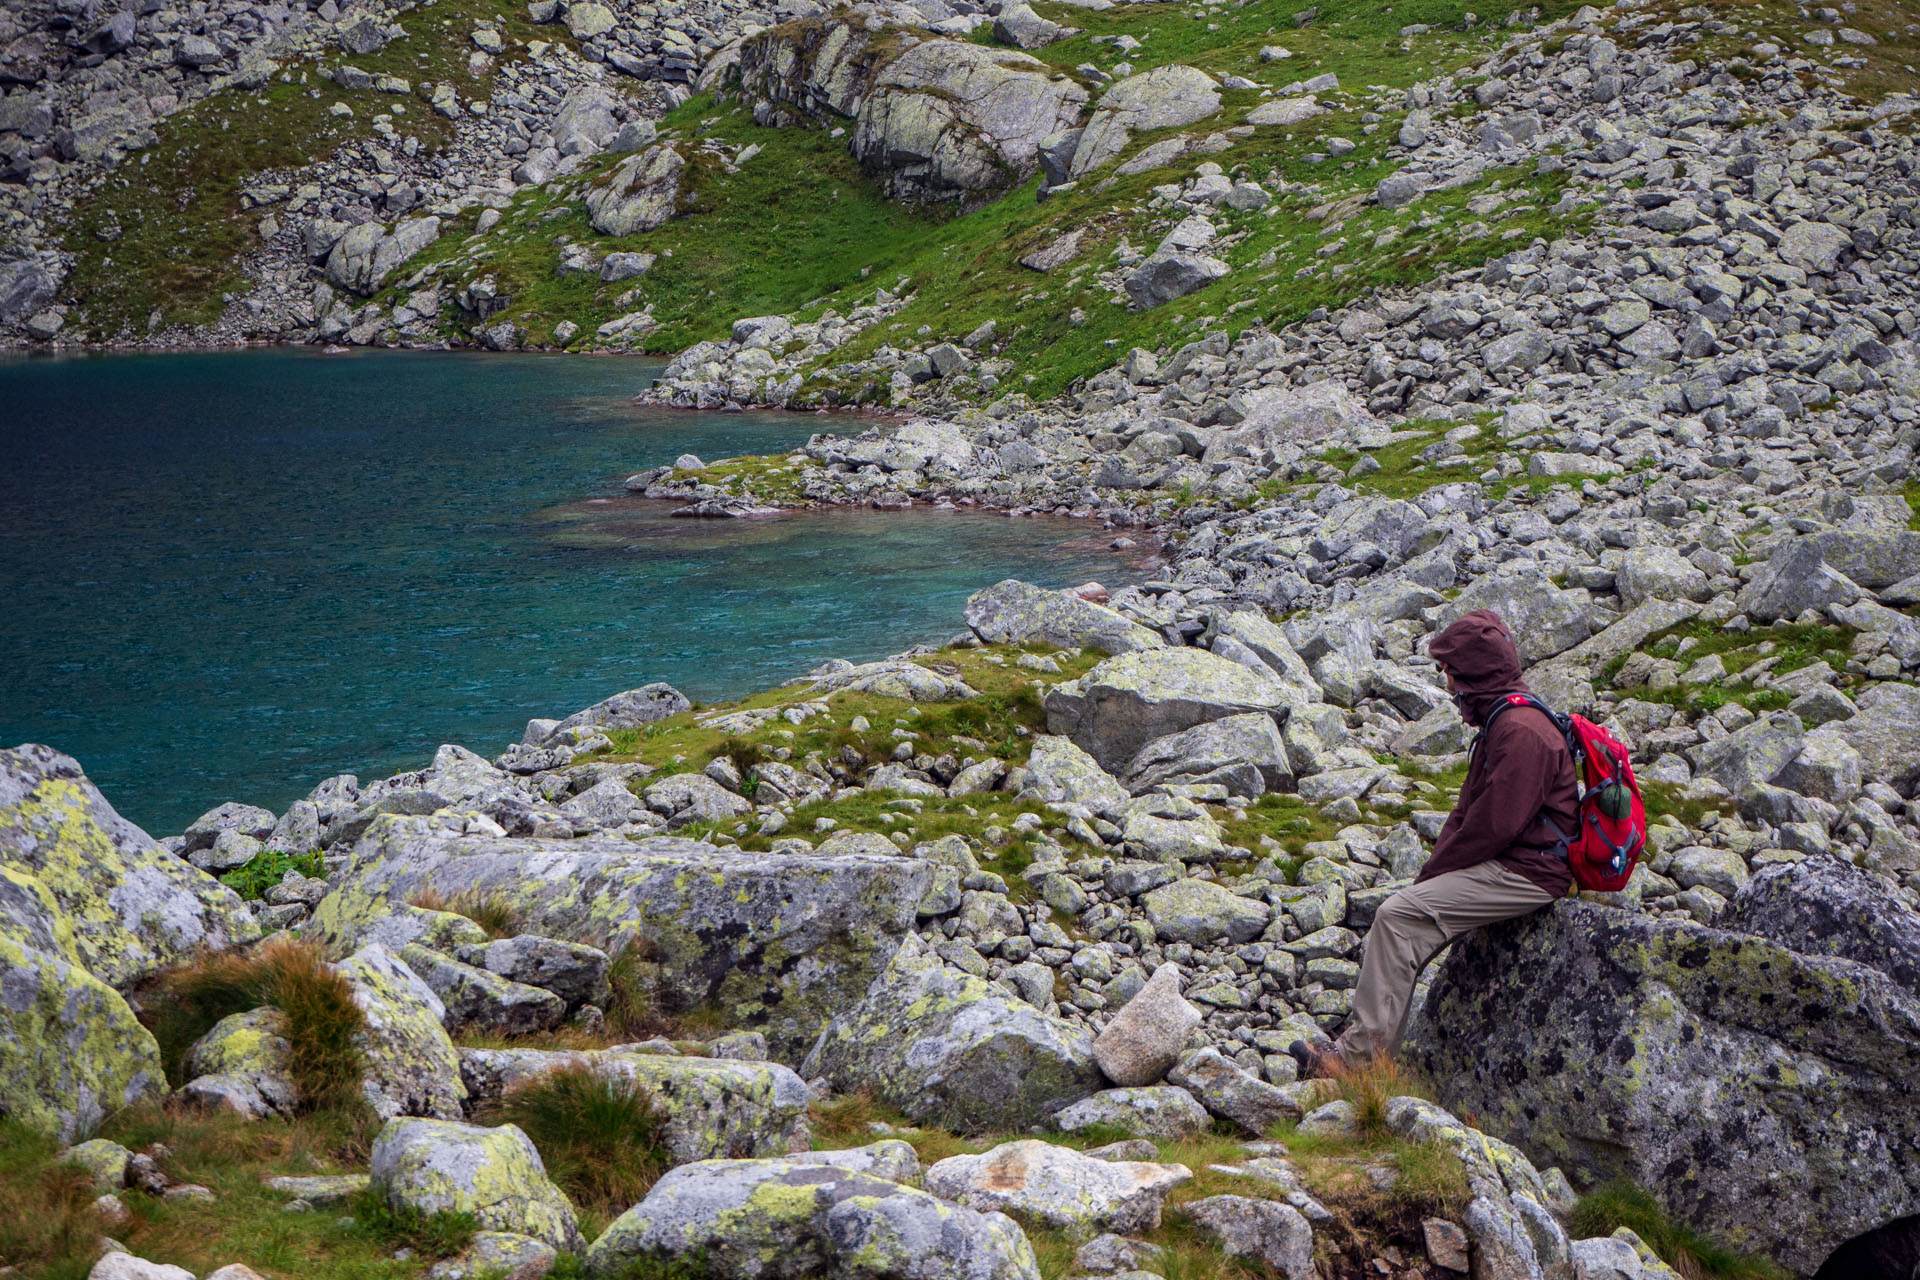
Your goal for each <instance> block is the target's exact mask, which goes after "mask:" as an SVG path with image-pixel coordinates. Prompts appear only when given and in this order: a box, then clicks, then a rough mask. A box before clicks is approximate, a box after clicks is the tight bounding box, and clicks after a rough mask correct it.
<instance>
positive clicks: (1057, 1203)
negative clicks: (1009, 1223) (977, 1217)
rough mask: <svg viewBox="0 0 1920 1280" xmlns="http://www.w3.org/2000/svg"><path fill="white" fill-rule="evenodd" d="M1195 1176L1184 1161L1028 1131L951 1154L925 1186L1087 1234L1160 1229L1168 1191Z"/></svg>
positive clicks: (973, 1204)
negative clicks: (1083, 1146) (1084, 1146)
mask: <svg viewBox="0 0 1920 1280" xmlns="http://www.w3.org/2000/svg"><path fill="white" fill-rule="evenodd" d="M1192 1178H1193V1171H1192V1170H1190V1169H1188V1168H1187V1167H1186V1166H1185V1165H1181V1164H1156V1163H1153V1162H1150V1161H1140V1160H1099V1159H1095V1158H1094V1157H1092V1156H1088V1155H1083V1154H1081V1153H1080V1152H1078V1151H1075V1150H1073V1149H1072V1148H1070V1147H1057V1146H1054V1145H1053V1144H1052V1143H1050V1142H1040V1141H1037V1140H1034V1139H1026V1140H1023V1141H1019V1142H1007V1143H1002V1144H1001V1145H1000V1146H997V1147H995V1148H993V1150H991V1151H988V1152H985V1153H984V1154H982V1155H977V1156H974V1155H961V1156H949V1157H948V1158H946V1159H945V1160H941V1161H939V1162H937V1163H936V1164H934V1165H933V1166H932V1167H931V1168H929V1169H928V1170H927V1174H926V1186H927V1190H928V1191H931V1192H932V1193H933V1194H934V1195H937V1196H940V1197H942V1198H944V1199H947V1200H952V1201H955V1202H957V1203H959V1204H964V1205H966V1206H967V1207H968V1208H971V1209H981V1210H989V1211H998V1212H1002V1213H1005V1214H1007V1215H1008V1216H1009V1217H1011V1218H1013V1219H1014V1220H1015V1221H1017V1222H1020V1223H1023V1224H1025V1225H1026V1226H1029V1227H1037V1228H1051V1229H1053V1230H1056V1231H1065V1232H1067V1233H1068V1234H1070V1235H1072V1236H1075V1237H1078V1238H1082V1239H1085V1238H1088V1237H1091V1236H1095V1235H1098V1234H1100V1233H1102V1232H1109V1231H1110V1232H1113V1233H1115V1234H1120V1235H1135V1234H1140V1233H1143V1232H1147V1231H1153V1230H1156V1229H1158V1227H1159V1226H1160V1211H1161V1208H1162V1206H1163V1205H1164V1203H1165V1201H1166V1198H1167V1193H1168V1192H1169V1191H1172V1190H1173V1189H1174V1188H1175V1187H1178V1186H1180V1185H1181V1184H1183V1183H1186V1182H1188V1181H1191V1180H1192Z"/></svg>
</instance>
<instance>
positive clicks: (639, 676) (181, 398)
mask: <svg viewBox="0 0 1920 1280" xmlns="http://www.w3.org/2000/svg"><path fill="white" fill-rule="evenodd" d="M657 369H658V366H657V365H656V364H651V363H646V362H641V361H635V360H612V359H606V360H596V359H583V358H564V357H541V356H501V355H485V356H482V355H467V354H428V353H382V352H367V353H356V354H354V355H350V356H331V357H330V356H323V355H320V354H317V353H313V352H307V351H242V352H223V353H209V354H193V355H164V356H146V355H139V356H107V357H76V358H71V359H67V358H62V359H51V360H49V359H34V360H13V361H7V362H0V744H4V745H12V744H14V743H18V742H23V741H35V742H47V743H51V744H53V745H54V746H56V747H58V748H60V749H61V750H63V751H66V752H68V753H69V754H71V755H74V756H77V757H78V758H79V759H80V761H81V763H82V764H83V765H85V766H86V768H87V771H88V773H89V774H90V775H91V776H92V777H93V778H94V779H95V781H97V782H98V783H99V784H100V786H101V788H102V789H103V790H104V791H105V792H106V793H107V796H108V798H109V799H110V800H112V801H113V802H114V804H115V806H116V807H117V808H119V809H120V810H121V812H123V813H125V814H126V815H127V816H128V817H130V818H132V819H133V820H134V821H136V822H138V823H140V824H141V825H143V826H146V827H148V828H149V829H151V830H154V831H155V832H162V833H164V832H168V831H177V830H179V829H180V828H181V827H182V826H184V825H185V824H186V823H187V822H189V821H191V820H192V819H193V818H194V817H195V816H196V815H198V814H200V813H201V812H203V811H204V810H206V809H207V808H209V807H211V806H212V805H214V804H216V803H218V802H219V801H221V800H226V799H239V800H245V801H248V802H250V803H255V804H261V805H265V806H267V807H269V808H272V809H274V810H276V811H278V810H279V809H281V808H282V807H284V805H285V804H286V802H287V801H288V800H290V799H292V798H294V797H296V796H299V795H302V794H304V793H305V792H306V791H307V790H308V789H310V788H311V787H312V786H313V784H314V783H315V782H317V781H319V780H320V779H321V778H323V777H326V776H327V775H329V774H332V773H337V772H343V771H347V772H356V773H359V774H361V775H362V776H363V777H367V776H377V775H382V774H385V773H390V772H394V771H397V770H399V769H403V768H410V767H417V766H418V765H419V764H421V763H424V762H425V761H426V760H427V759H428V758H429V757H430V756H431V754H432V752H433V749H434V747H435V746H436V745H438V744H439V743H442V742H460V743H464V744H466V745H468V746H471V747H473V748H475V749H476V750H479V751H482V752H483V753H487V754H491V753H493V752H494V751H497V750H498V749H499V748H500V747H501V746H503V745H505V744H506V743H507V742H509V741H512V740H515V739H517V738H518V736H519V734H520V731H521V728H522V727H523V726H524V724H525V722H526V721H527V719H528V718H529V717H532V716H537V715H564V714H566V713H567V712H570V711H573V710H576V709H578V708H579V707H582V706H584V705H586V704H588V703H590V702H594V701H597V700H598V699H600V698H602V697H605V696H607V695H608V694H611V693H614V692H617V691H619V690H621V689H628V688H632V687H634V686H636V685H639V684H644V683H646V682H648V681H651V680H665V681H668V682H670V683H672V684H675V685H677V686H679V687H680V688H681V689H684V690H685V691H686V692H687V693H688V694H689V695H690V696H692V697H694V698H696V699H707V700H712V699H717V698H722V697H728V696H737V695H739V694H743V693H746V692H749V691H751V690H754V689H758V688H765V687H768V686H770V685H773V684H776V683H779V682H780V681H782V680H784V679H787V678H790V677H792V676H795V675H797V674H799V673H801V672H804V671H805V670H806V669H808V668H809V667H811V666H814V665H816V664H818V663H819V662H821V661H823V660H825V659H827V658H830V657H847V658H853V659H855V660H859V659H864V658H872V657H877V656H879V655H881V654H884V653H888V652H894V651H897V650H898V649H900V648H903V647H905V646H906V645H908V644H912V643H915V642H919V641H926V640H936V639H944V638H945V637H947V636H949V635H951V634H953V633H954V632H955V631H957V630H959V629H960V626H961V620H960V605H961V602H962V601H963V600H964V599H965V597H966V595H967V594H968V593H969V592H971V591H974V590H976V589H978V588H979V587H981V586H983V585H985V584H986V583H989V582H993V581H995V580H997V579H999V578H1002V577H1006V576H1010V575H1011V576H1018V577H1025V578H1029V579H1032V580H1035V581H1040V582H1045V583H1049V584H1054V585H1066V584H1069V583H1071V582H1077V581H1082V580H1085V579H1087V578H1089V577H1097V578H1101V579H1103V580H1107V581H1116V580H1120V579H1124V578H1128V577H1135V576H1139V574H1140V573H1141V572H1142V570H1143V569H1144V567H1145V566H1143V565H1141V564H1139V563H1138V562H1137V561H1132V562H1130V561H1126V560H1124V559H1123V558H1122V557H1121V556H1120V554H1119V553H1115V552H1110V551H1107V550H1106V549H1105V547H1106V543H1107V541H1108V539H1109V538H1110V537H1111V535H1110V534H1103V533H1102V531H1101V530H1100V529H1099V528H1098V527H1097V526H1091V525H1087V524H1084V523H1073V522H1067V521H1052V520H1009V519H1007V518H1005V517H1000V516H992V515H985V514H972V513H958V512H937V511H930V510H916V511H907V512H895V513H879V512H867V511H855V512H846V511H835V512H822V513H802V514H795V515H790V516H786V517H782V518H778V519H773V520H765V521H741V520H728V521H700V520H686V519H671V518H669V517H668V516H667V511H668V510H669V509H670V507H669V506H668V505H667V504H661V503H650V502H646V501H643V500H640V499H635V498H631V497H628V496H627V495H626V493H625V491H624V490H623V489H622V488H621V485H620V481H621V480H622V479H623V478H624V477H625V476H627V475H628V474H630V473H631V472H633V471H636V470H639V469H641V468H643V467H647V466H656V465H659V464H661V463H663V462H668V461H671V460H672V459H673V458H674V457H676V456H677V455H679V454H681V453H685V452H692V453H696V454H699V455H700V456H702V457H704V458H707V459H708V460H712V459H714V458H717V457H724V456H730V455H734V454H742V453H763V452H772V451H776V450H781V449H787V448H792V447H794V446H797V445H799V444H801V443H804V441H805V439H806V437H807V435H808V434H809V433H811V432H813V431H815V430H820V429H824V428H825V427H826V426H828V425H829V424H828V420H825V419H822V418H818V417H814V416H809V415H779V414H763V415H755V414H731V415H723V414H686V413H669V412H662V411H658V410H647V409H641V408H637V407H635V406H633V405H631V404H629V403H627V401H628V398H629V397H630V396H631V395H632V394H633V393H634V392H635V391H636V390H638V389H639V388H641V387H643V386H645V385H646V384H647V382H648V381H649V380H650V379H651V377H652V376H653V375H654V373H655V372H657Z"/></svg>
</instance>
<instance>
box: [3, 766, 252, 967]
mask: <svg viewBox="0 0 1920 1280" xmlns="http://www.w3.org/2000/svg"><path fill="white" fill-rule="evenodd" d="M0 873H17V874H18V875H19V876H22V877H27V878H31V879H32V880H33V881H34V882H35V883H36V884H37V885H38V886H40V888H39V889H37V890H35V891H34V892H35V895H36V896H38V895H39V894H40V893H41V891H44V893H45V895H46V897H45V902H46V903H47V904H49V906H48V909H49V910H51V912H52V913H53V917H54V918H55V919H57V921H58V926H57V929H58V931H59V932H61V933H63V934H70V936H71V939H72V950H71V953H66V952H65V949H64V948H61V949H60V950H59V951H58V952H56V954H61V955H62V958H63V959H64V960H65V961H66V962H67V963H69V964H77V965H79V966H81V967H83V968H84V969H85V970H86V971H87V972H88V973H89V974H91V975H92V976H93V977H95V978H97V979H99V980H100V981H101V982H103V983H106V984H107V985H108V986H111V987H116V988H120V989H123V990H124V989H125V988H127V987H129V986H131V985H132V984H133V983H134V982H136V981H138V980H139V979H140V978H142V977H145V976H146V975H147V974H150V973H152V972H154V971H155V970H157V969H161V968H165V967H166V966H168V965H171V964H177V963H179V962H181V961H183V960H185V959H187V958H188V957H190V956H192V955H194V954H195V953H196V952H199V951H201V950H216V951H217V950H222V949H224V948H227V947H231V946H236V945H240V944H244V943H248V942H252V941H253V940H254V939H256V938H258V937H259V936H260V931H259V928H258V926H256V925H255V924H254V922H253V915H252V912H250V911H249V910H248V908H247V905H246V904H245V903H244V902H242V901H241V900H240V895H239V894H237V893H235V892H234V891H233V890H231V889H229V888H227V887H226V886H225V885H223V884H221V883H220V882H219V881H218V880H215V879H214V878H213V877H211V876H209V875H207V874H205V873H204V872H201V871H198V870H195V869H194V868H193V867H191V866H189V865H188V864H187V863H186V862H184V861H182V860H181V859H180V858H177V857H175V856H174V855H172V854H170V853H168V852H167V851H166V850H165V849H163V848H161V847H160V845H159V843H158V842H157V841H155V840H154V839H153V837H151V836H149V835H148V834H147V833H146V832H144V831H142V830H141V829H140V828H138V827H136V826H134V825H133V824H132V823H131V822H128V821H127V820H126V819H125V818H122V817H121V816H120V815H119V814H117V813H115V812H114V811H113V806H112V805H110V804H108V803H107V800H106V797H105V796H103V795H101V794H100V791H99V789H98V788H97V787H95V786H94V785H93V783H92V782H90V781H88V779H87V776H86V774H85V773H83V772H81V769H80V765H79V763H78V762H77V761H75V760H74V759H73V758H72V757H70V756H64V755H61V754H60V753H59V752H57V751H55V750H53V749H52V748H50V747H43V746H35V745H28V746H22V747H18V748H15V749H13V750H8V751H0ZM8 878H9V879H11V878H13V877H12V876H11V875H8Z"/></svg>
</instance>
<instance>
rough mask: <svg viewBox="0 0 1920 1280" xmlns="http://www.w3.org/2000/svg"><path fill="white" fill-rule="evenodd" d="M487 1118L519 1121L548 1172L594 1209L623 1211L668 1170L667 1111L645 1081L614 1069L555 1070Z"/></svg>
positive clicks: (517, 1091)
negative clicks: (664, 1137)
mask: <svg viewBox="0 0 1920 1280" xmlns="http://www.w3.org/2000/svg"><path fill="white" fill-rule="evenodd" d="M488 1118H489V1120H491V1121H493V1122H495V1123H510V1124H517V1125H519V1126H520V1128H521V1129H522V1130H523V1131H525V1133H526V1135H527V1137H529V1138H531V1139H532V1140H533V1145H534V1146H535V1147H536V1148H538V1149H539V1151H540V1158H541V1159H542V1160H543V1161H544V1162H545V1163H546V1166H547V1173H548V1175H549V1176H550V1177H551V1178H552V1179H553V1180H554V1182H555V1183H557V1184H558V1185H559V1186H560V1188H561V1189H562V1190H563V1191H565V1192H566V1193H567V1195H568V1196H569V1197H571V1198H572V1200H573V1202H574V1204H575V1205H577V1206H578V1207H580V1208H581V1209H584V1210H586V1211H588V1212H590V1213H598V1214H602V1215H605V1216H607V1217H615V1216H618V1215H619V1214H622V1213H625V1212H626V1211H627V1210H628V1209H630V1208H632V1207H633V1206H634V1205H636V1204H638V1203H639V1202H640V1200H641V1199H642V1198H644V1197H645V1196H646V1194H647V1192H648V1190H650V1189H651V1188H652V1186H653V1184H654V1183H655V1182H656V1181H658V1180H659V1178H660V1175H661V1174H663V1173H665V1172H666V1170H667V1165H668V1156H667V1151H666V1147H665V1144H664V1142H663V1140H662V1136H661V1132H662V1129H663V1127H664V1126H665V1124H666V1119H667V1117H666V1113H665V1111H663V1110H662V1109H661V1107H660V1105H659V1103H658V1102H657V1101H656V1100H655V1099H654V1097H653V1096H652V1095H651V1094H649V1093H648V1092H647V1091H646V1090H645V1089H643V1088H641V1087H640V1085H638V1084H637V1083H635V1082H634V1081H632V1080H629V1079H623V1078H622V1077H620V1076H618V1075H615V1074H613V1073H610V1072H605V1071H596V1070H594V1069H593V1068H591V1067H588V1066H579V1067H563V1068H561V1069H560V1070H558V1071H550V1072H548V1073H547V1074H546V1075H543V1076H540V1077H538V1078H537V1079H534V1080H530V1081H528V1082H527V1083H525V1084H523V1085H521V1086H520V1087H519V1088H517V1089H514V1090H512V1091H510V1092H509V1093H508V1094H507V1095H506V1097H504V1098H502V1099H501V1100H500V1101H499V1102H497V1103H495V1104H493V1106H492V1107H490V1108H489V1110H488Z"/></svg>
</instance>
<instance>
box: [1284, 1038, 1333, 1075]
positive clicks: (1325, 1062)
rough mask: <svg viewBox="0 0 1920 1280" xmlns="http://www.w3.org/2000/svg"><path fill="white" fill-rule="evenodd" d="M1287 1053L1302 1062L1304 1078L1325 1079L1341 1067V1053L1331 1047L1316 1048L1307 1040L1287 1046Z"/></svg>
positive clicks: (1301, 1069)
mask: <svg viewBox="0 0 1920 1280" xmlns="http://www.w3.org/2000/svg"><path fill="white" fill-rule="evenodd" d="M1287 1055H1288V1056H1289V1057H1291V1058H1292V1059H1293V1060H1294V1061H1295V1062H1297V1063H1299V1064H1300V1078H1301V1079H1302V1080H1325V1079H1327V1078H1328V1077H1330V1076H1332V1075H1333V1074H1334V1072H1336V1071H1338V1070H1339V1068H1340V1055H1339V1054H1337V1053H1334V1052H1333V1051H1332V1050H1331V1049H1316V1048H1314V1047H1313V1046H1312V1045H1311V1044H1308V1043H1307V1042H1306V1041H1305V1040H1295V1041H1294V1042H1293V1043H1292V1044H1290V1045H1288V1046H1287Z"/></svg>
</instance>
